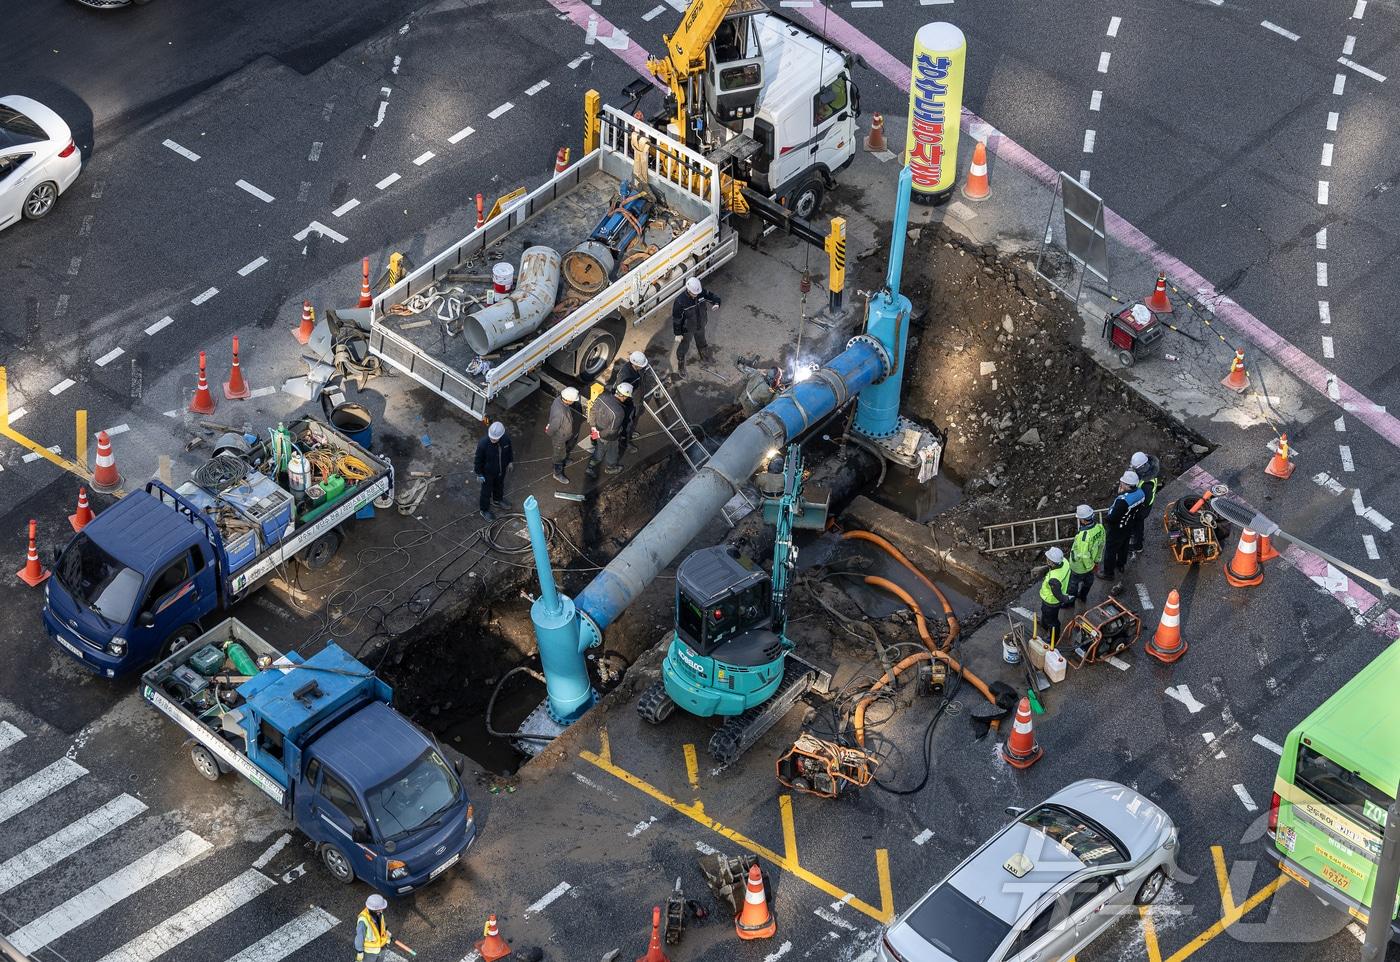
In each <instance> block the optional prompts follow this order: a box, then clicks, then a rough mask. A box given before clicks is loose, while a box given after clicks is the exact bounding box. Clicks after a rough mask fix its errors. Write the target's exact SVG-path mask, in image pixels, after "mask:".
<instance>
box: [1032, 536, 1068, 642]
mask: <svg viewBox="0 0 1400 962" xmlns="http://www.w3.org/2000/svg"><path fill="white" fill-rule="evenodd" d="M1045 560H1046V561H1048V562H1050V570H1049V571H1047V572H1045V578H1044V580H1042V581H1041V582H1040V630H1041V633H1042V634H1043V635H1044V637H1046V638H1048V639H1049V640H1050V641H1052V642H1053V641H1058V640H1059V637H1060V609H1061V608H1068V607H1070V606H1072V605H1073V604H1074V597H1073V596H1072V595H1070V593H1069V578H1070V570H1069V560H1068V559H1067V558H1066V557H1065V553H1064V552H1063V551H1061V550H1060V549H1059V548H1050V549H1048V550H1047V551H1046V552H1045Z"/></svg>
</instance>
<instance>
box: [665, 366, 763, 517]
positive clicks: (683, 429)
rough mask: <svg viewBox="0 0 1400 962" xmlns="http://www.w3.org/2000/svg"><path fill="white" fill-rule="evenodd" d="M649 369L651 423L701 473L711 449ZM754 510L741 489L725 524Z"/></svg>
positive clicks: (730, 503)
mask: <svg viewBox="0 0 1400 962" xmlns="http://www.w3.org/2000/svg"><path fill="white" fill-rule="evenodd" d="M650 370H651V381H652V386H651V388H650V390H648V391H647V392H646V393H645V394H644V395H642V407H644V408H646V412H647V413H648V414H650V415H651V417H652V420H653V421H655V422H656V423H657V424H658V425H660V426H661V431H662V433H663V434H665V435H666V437H668V438H670V439H671V443H672V444H674V445H675V446H676V447H677V448H678V449H680V452H681V457H683V458H685V462H686V464H688V465H690V470H691V471H692V472H696V473H698V472H699V471H700V469H701V468H703V467H704V466H705V465H706V463H708V462H709V460H710V449H709V448H707V447H705V445H703V444H701V443H700V439H699V438H697V437H696V436H695V432H694V431H692V430H691V429H690V422H688V421H687V420H686V419H685V415H684V414H682V413H681V409H680V406H679V405H677V404H676V400H675V398H673V397H672V396H671V392H670V391H668V390H666V383H665V381H664V380H662V377H661V375H660V374H658V373H657V372H656V369H655V368H651V369H650ZM752 510H754V503H753V502H752V501H750V500H749V498H748V495H746V494H744V491H743V489H742V488H740V489H738V493H737V494H736V495H735V497H733V498H730V499H729V501H728V502H727V503H726V504H725V505H724V507H723V508H721V509H720V511H721V513H722V514H723V515H724V520H725V522H726V523H728V525H729V526H730V527H731V528H732V527H734V526H735V525H736V524H738V523H739V519H740V518H742V517H744V515H746V514H748V513H749V512H750V511H752Z"/></svg>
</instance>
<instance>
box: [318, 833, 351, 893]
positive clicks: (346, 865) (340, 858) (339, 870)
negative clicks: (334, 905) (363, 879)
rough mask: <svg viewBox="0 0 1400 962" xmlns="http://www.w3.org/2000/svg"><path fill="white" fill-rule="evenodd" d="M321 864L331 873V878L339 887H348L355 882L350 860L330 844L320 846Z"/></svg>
mask: <svg viewBox="0 0 1400 962" xmlns="http://www.w3.org/2000/svg"><path fill="white" fill-rule="evenodd" d="M321 864H323V865H325V867H326V871H328V872H330V873H331V878H333V879H335V880H336V881H337V882H339V883H340V884H341V885H349V884H350V883H352V882H354V881H355V869H354V866H352V865H351V864H350V859H349V858H347V857H346V855H345V853H344V852H342V851H341V850H340V849H338V848H336V847H335V846H334V845H331V844H330V843H327V844H325V845H322V846H321Z"/></svg>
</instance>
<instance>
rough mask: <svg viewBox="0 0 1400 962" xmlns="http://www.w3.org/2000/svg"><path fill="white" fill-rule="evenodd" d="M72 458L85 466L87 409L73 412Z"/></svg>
mask: <svg viewBox="0 0 1400 962" xmlns="http://www.w3.org/2000/svg"><path fill="white" fill-rule="evenodd" d="M73 460H74V461H76V462H77V463H78V464H81V465H82V466H83V467H87V411H84V410H83V409H82V408H79V409H78V410H76V411H74V412H73Z"/></svg>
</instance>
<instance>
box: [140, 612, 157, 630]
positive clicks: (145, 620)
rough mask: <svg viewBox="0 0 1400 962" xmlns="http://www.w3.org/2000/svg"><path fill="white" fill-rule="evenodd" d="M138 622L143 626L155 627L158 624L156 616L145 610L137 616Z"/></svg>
mask: <svg viewBox="0 0 1400 962" xmlns="http://www.w3.org/2000/svg"><path fill="white" fill-rule="evenodd" d="M136 623H137V624H138V625H140V626H141V627H142V628H154V627H155V626H156V616H155V615H154V614H153V613H151V612H149V611H143V612H141V613H140V614H139V615H137V616H136Z"/></svg>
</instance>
